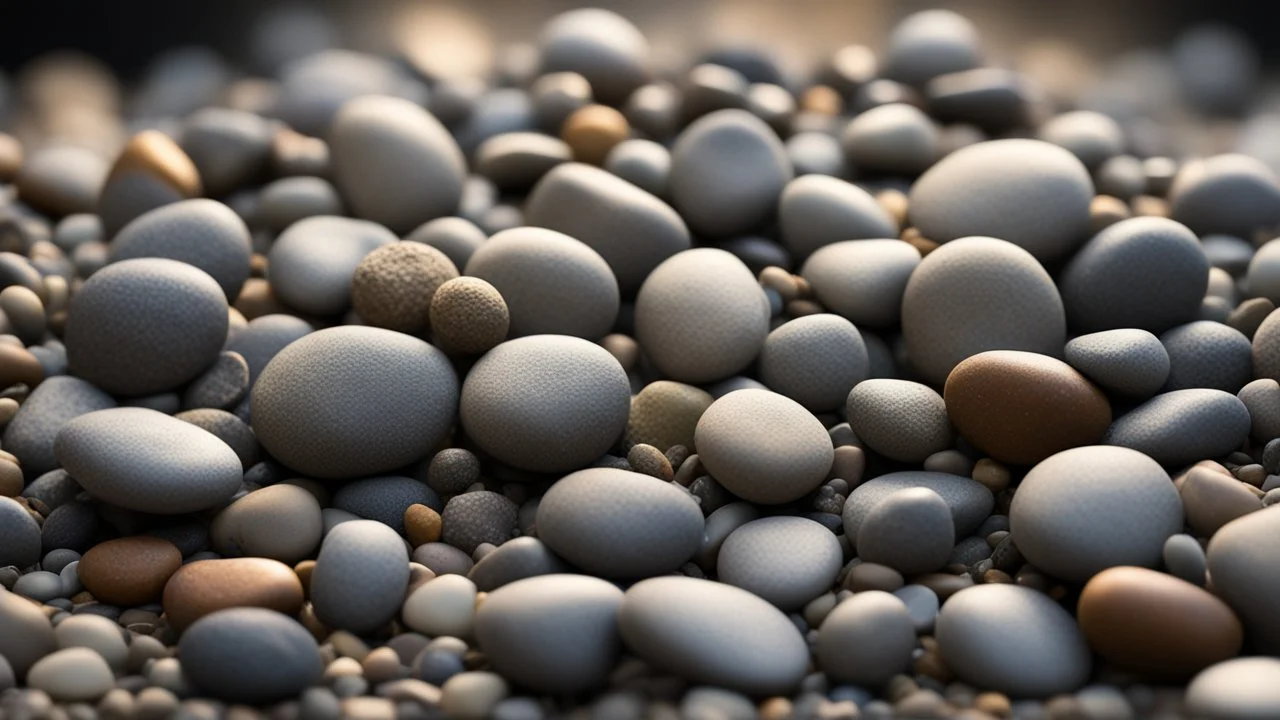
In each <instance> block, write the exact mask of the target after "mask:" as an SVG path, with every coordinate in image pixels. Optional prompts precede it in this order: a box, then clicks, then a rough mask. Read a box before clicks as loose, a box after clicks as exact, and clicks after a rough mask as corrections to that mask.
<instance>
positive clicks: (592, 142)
mask: <svg viewBox="0 0 1280 720" xmlns="http://www.w3.org/2000/svg"><path fill="white" fill-rule="evenodd" d="M630 135H631V126H630V125H628V124H627V118H626V116H624V115H623V114H622V113H620V112H618V111H617V110H614V109H613V108H611V107H608V106H607V105H585V106H583V107H580V108H578V109H577V110H574V111H573V114H572V115H570V116H569V117H567V118H565V121H564V125H562V126H561V127H560V139H561V140H564V141H565V143H566V144H567V145H568V146H569V147H570V148H571V149H572V150H573V159H574V160H577V161H578V162H584V163H589V164H591V165H600V164H602V163H604V159H605V157H606V156H607V155H608V154H609V151H610V150H612V149H613V148H614V146H616V145H617V144H618V143H620V142H622V141H623V140H626V139H627V137H628V136H630Z"/></svg>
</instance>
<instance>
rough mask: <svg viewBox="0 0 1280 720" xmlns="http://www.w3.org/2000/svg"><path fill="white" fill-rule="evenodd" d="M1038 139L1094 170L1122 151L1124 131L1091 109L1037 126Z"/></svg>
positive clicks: (1064, 114)
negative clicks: (1066, 152) (1067, 153)
mask: <svg viewBox="0 0 1280 720" xmlns="http://www.w3.org/2000/svg"><path fill="white" fill-rule="evenodd" d="M1039 135H1040V139H1041V140H1044V141H1045V142H1050V143H1053V144H1054V145H1057V146H1059V147H1062V148H1066V149H1067V150H1069V151H1071V154H1072V155H1075V156H1076V157H1077V158H1079V160H1080V162H1082V163H1084V165H1085V167H1087V168H1089V169H1091V170H1093V169H1096V168H1098V167H1099V166H1100V165H1102V164H1103V163H1104V162H1105V161H1106V160H1108V159H1109V158H1111V157H1113V156H1116V155H1119V154H1120V153H1121V152H1123V151H1124V131H1123V130H1122V129H1121V127H1120V125H1119V123H1117V122H1116V121H1115V120H1112V119H1111V118H1110V117H1108V116H1107V115H1103V114H1102V113H1098V112H1093V111H1090V110H1075V111H1072V112H1066V113H1063V114H1061V115H1058V116H1057V117H1054V118H1052V119H1050V120H1049V121H1048V122H1046V123H1044V124H1043V125H1041V126H1040V131H1039Z"/></svg>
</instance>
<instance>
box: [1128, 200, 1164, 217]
mask: <svg viewBox="0 0 1280 720" xmlns="http://www.w3.org/2000/svg"><path fill="white" fill-rule="evenodd" d="M1129 207H1131V208H1133V214H1134V215H1135V216H1138V217H1169V203H1168V201H1166V200H1165V199H1164V198H1158V197H1155V196H1152V195H1138V196H1137V197H1135V198H1133V199H1132V200H1130V201H1129Z"/></svg>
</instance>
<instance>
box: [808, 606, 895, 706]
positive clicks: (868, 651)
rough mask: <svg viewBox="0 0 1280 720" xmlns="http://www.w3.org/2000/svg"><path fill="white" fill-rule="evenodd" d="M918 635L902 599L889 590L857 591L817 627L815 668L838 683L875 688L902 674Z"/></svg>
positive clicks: (828, 614)
mask: <svg viewBox="0 0 1280 720" xmlns="http://www.w3.org/2000/svg"><path fill="white" fill-rule="evenodd" d="M915 647H916V631H915V628H914V627H913V626H912V623H911V616H910V615H909V614H908V613H907V606H906V605H905V604H904V603H903V602H902V600H900V599H898V598H896V597H894V596H893V595H890V594H889V593H887V592H881V591H879V590H871V591H867V592H860V593H858V594H856V595H854V596H853V597H851V598H849V599H848V600H845V601H844V602H842V603H840V604H839V605H836V607H835V609H834V610H832V611H831V612H830V613H827V617H826V619H824V620H823V621H822V625H821V626H820V627H819V628H818V642H817V645H816V647H815V648H814V651H815V653H816V654H817V656H818V667H820V668H822V672H823V673H825V674H826V676H827V677H828V678H830V679H832V680H834V681H835V682H838V683H853V684H855V685H861V686H864V687H879V686H881V685H883V684H885V683H886V682H888V681H889V678H891V677H893V676H894V675H897V674H898V673H901V672H905V671H906V669H907V667H908V666H909V665H910V663H911V652H912V651H913V650H915Z"/></svg>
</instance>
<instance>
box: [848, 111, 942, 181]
mask: <svg viewBox="0 0 1280 720" xmlns="http://www.w3.org/2000/svg"><path fill="white" fill-rule="evenodd" d="M940 141H941V138H940V134H939V132H938V128H937V127H936V126H935V125H934V123H933V121H932V120H930V119H929V116H928V115H925V114H924V113H923V112H921V111H920V110H919V109H918V108H916V107H914V106H912V105H907V104H905V103H888V104H886V105H881V106H879V107H875V108H872V109H870V110H867V111H866V112H864V113H862V114H860V115H858V116H857V117H855V118H854V119H853V121H852V122H850V123H849V124H848V125H847V126H845V130H844V134H843V135H842V136H841V139H840V144H841V146H842V147H843V149H844V154H845V156H846V157H847V158H848V159H849V162H850V163H852V164H853V166H854V167H856V168H858V169H859V170H865V171H867V172H869V173H882V174H886V175H901V176H906V177H911V176H915V175H919V174H920V173H922V172H924V171H925V170H927V169H929V166H930V165H932V164H933V163H934V161H935V160H936V159H937V157H938V151H939V146H940Z"/></svg>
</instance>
